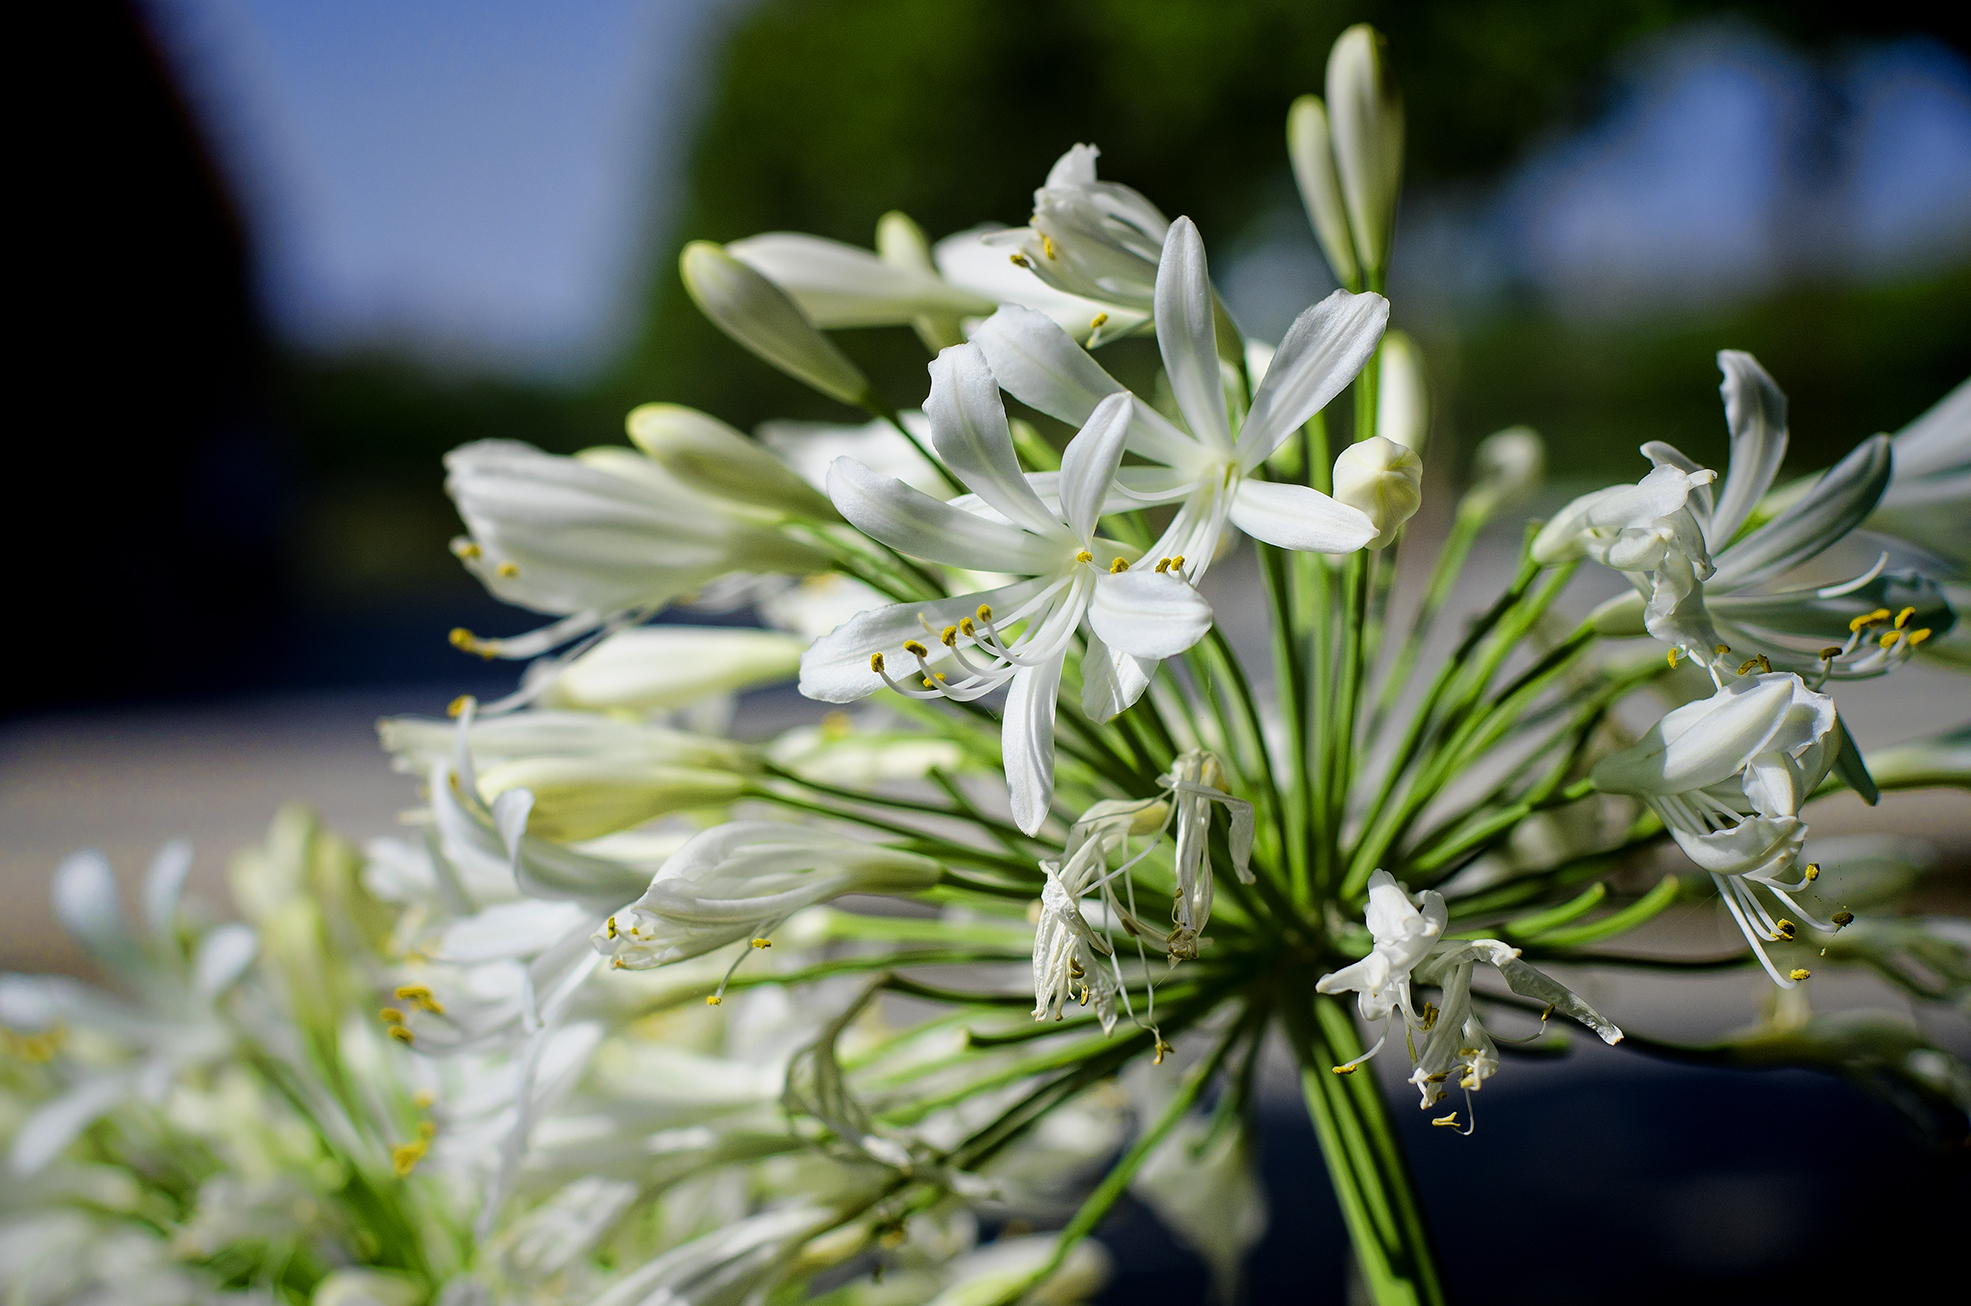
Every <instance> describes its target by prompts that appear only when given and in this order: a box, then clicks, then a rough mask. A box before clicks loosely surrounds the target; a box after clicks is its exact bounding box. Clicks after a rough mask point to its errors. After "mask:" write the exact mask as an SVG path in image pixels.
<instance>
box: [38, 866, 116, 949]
mask: <svg viewBox="0 0 1971 1306" xmlns="http://www.w3.org/2000/svg"><path fill="white" fill-rule="evenodd" d="M54 901H55V919H57V920H59V921H60V922H61V923H62V928H63V929H65V930H67V931H68V932H69V933H70V934H72V935H74V936H75V938H76V939H77V940H78V941H80V942H81V943H83V944H84V945H86V946H87V947H88V948H89V950H90V951H91V952H94V953H96V954H97V955H98V956H100V957H104V958H105V959H115V958H119V957H121V956H122V955H123V953H124V949H125V947H126V944H127V940H128V932H127V930H126V929H125V927H124V923H123V902H122V899H121V898H120V897H119V896H118V894H117V891H116V873H115V872H114V871H112V870H110V864H109V860H108V859H107V858H105V857H104V856H103V855H102V854H101V853H99V852H97V851H96V850H95V849H94V848H85V849H83V850H82V851H81V852H78V853H71V854H70V855H69V856H68V857H67V858H66V859H65V860H64V861H63V862H62V864H61V865H60V866H59V867H58V868H56V870H55V883H54Z"/></svg>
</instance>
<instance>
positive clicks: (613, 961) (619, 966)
mask: <svg viewBox="0 0 1971 1306" xmlns="http://www.w3.org/2000/svg"><path fill="white" fill-rule="evenodd" d="M627 964H628V963H626V962H625V961H624V960H623V959H622V958H621V957H611V958H610V959H609V969H611V970H623V969H625V968H626V966H627Z"/></svg>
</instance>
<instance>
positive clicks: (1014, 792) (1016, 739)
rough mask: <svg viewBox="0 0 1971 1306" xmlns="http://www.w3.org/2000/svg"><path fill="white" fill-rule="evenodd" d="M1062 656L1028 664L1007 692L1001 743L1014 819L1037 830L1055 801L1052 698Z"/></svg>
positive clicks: (1028, 830) (1032, 831) (1031, 831)
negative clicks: (1034, 665)
mask: <svg viewBox="0 0 1971 1306" xmlns="http://www.w3.org/2000/svg"><path fill="white" fill-rule="evenodd" d="M1062 661H1063V659H1062V658H1058V657H1057V658H1051V659H1049V660H1048V661H1046V662H1044V663H1042V664H1041V665H1040V666H1037V667H1027V668H1025V669H1024V670H1022V671H1020V672H1019V673H1018V674H1017V675H1015V676H1014V677H1013V685H1012V688H1011V689H1010V690H1009V691H1008V692H1007V695H1006V719H1005V722H1004V724H1003V725H1002V727H1001V729H1000V748H1001V751H1002V752H1004V754H1005V757H1006V789H1007V792H1008V793H1009V795H1010V796H1011V797H1012V800H1013V823H1014V824H1015V825H1017V826H1019V827H1020V829H1022V830H1024V831H1025V832H1026V833H1028V834H1038V833H1039V832H1040V826H1041V823H1042V822H1044V821H1045V820H1046V819H1047V808H1048V805H1049V804H1050V803H1052V802H1053V800H1054V699H1055V696H1056V695H1057V694H1058V693H1059V692H1060V688H1061V663H1062Z"/></svg>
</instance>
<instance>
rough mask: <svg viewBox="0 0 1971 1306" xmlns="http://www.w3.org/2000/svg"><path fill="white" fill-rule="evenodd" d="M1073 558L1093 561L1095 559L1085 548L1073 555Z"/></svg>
mask: <svg viewBox="0 0 1971 1306" xmlns="http://www.w3.org/2000/svg"><path fill="white" fill-rule="evenodd" d="M1074 560H1075V561H1076V562H1093V561H1095V555H1094V554H1092V553H1090V552H1089V551H1088V550H1087V549H1083V550H1082V551H1081V552H1080V553H1077V554H1075V555H1074Z"/></svg>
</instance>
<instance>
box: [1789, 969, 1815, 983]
mask: <svg viewBox="0 0 1971 1306" xmlns="http://www.w3.org/2000/svg"><path fill="white" fill-rule="evenodd" d="M1812 976H1813V972H1812V971H1810V970H1808V969H1807V968H1806V967H1804V966H1801V967H1798V968H1796V969H1794V970H1792V971H1789V972H1788V973H1787V976H1786V978H1788V979H1790V980H1803V979H1810V978H1812Z"/></svg>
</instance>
